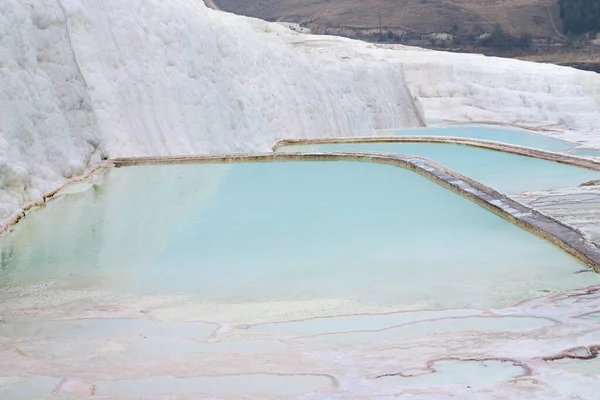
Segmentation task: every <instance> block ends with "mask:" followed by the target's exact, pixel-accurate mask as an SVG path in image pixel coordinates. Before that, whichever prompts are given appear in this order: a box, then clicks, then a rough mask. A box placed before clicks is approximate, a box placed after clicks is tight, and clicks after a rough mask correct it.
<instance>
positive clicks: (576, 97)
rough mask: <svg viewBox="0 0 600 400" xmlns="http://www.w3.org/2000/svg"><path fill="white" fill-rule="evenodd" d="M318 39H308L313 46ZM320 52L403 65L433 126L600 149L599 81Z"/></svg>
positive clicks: (519, 65) (444, 58)
mask: <svg viewBox="0 0 600 400" xmlns="http://www.w3.org/2000/svg"><path fill="white" fill-rule="evenodd" d="M322 39H323V38H319V37H313V38H308V39H306V40H305V43H304V45H305V46H307V45H308V46H310V45H311V43H313V42H314V41H315V40H317V41H321V43H323V41H322ZM325 40H326V42H325V43H329V44H331V43H334V47H332V46H331V45H329V46H323V47H322V51H324V52H327V53H332V52H335V53H337V54H340V55H342V54H343V55H345V56H347V57H361V58H363V59H365V60H373V59H377V60H380V61H383V62H389V63H392V64H399V65H401V66H402V70H403V72H404V74H403V75H404V78H405V80H406V82H407V83H408V86H409V87H410V89H411V91H412V94H413V95H414V96H415V97H417V98H418V99H419V100H420V103H421V105H422V106H423V109H424V113H425V116H426V117H427V118H428V119H433V120H435V119H447V120H452V121H461V122H472V121H476V122H493V123H501V124H516V125H522V126H527V127H531V128H537V129H542V130H544V131H545V132H544V133H545V134H548V135H551V136H556V137H559V138H562V139H566V140H573V141H579V142H581V143H584V144H587V145H590V146H600V124H599V123H598V121H600V74H596V73H594V72H586V71H580V70H576V69H573V68H567V67H559V66H557V65H552V64H540V63H532V62H524V61H519V60H512V59H506V58H496V57H485V56H483V55H478V54H459V53H448V52H439V51H432V50H425V49H420V48H416V47H406V46H375V45H372V44H367V43H360V42H354V41H348V40H342V39H335V40H333V41H331V40H330V39H325Z"/></svg>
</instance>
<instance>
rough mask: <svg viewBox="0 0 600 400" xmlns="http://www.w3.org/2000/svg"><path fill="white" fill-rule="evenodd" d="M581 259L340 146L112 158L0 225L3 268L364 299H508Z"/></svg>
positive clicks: (124, 284) (29, 281) (48, 280)
mask: <svg viewBox="0 0 600 400" xmlns="http://www.w3.org/2000/svg"><path fill="white" fill-rule="evenodd" d="M80 188H81V189H86V187H85V186H83V187H80ZM75 189H77V187H75V188H71V190H70V191H71V192H73V191H76V190H75ZM583 268H584V266H583V265H581V264H579V263H578V262H577V261H576V260H575V259H573V258H571V257H570V256H568V255H567V254H566V253H564V252H563V251H561V250H560V249H558V248H556V247H554V246H553V245H551V244H549V243H547V242H546V241H544V240H542V239H539V238H537V237H536V236H534V235H532V234H530V233H528V232H526V231H524V230H522V229H520V228H518V227H517V226H515V225H513V224H511V223H509V222H507V221H505V220H503V219H502V218H500V217H498V216H496V215H494V214H492V213H490V212H488V211H487V210H485V209H483V208H481V207H480V206H478V205H476V204H475V203H472V202H471V201H469V200H467V199H465V198H462V197H461V196H459V195H457V194H455V193H453V192H450V191H448V190H446V189H444V188H442V187H441V186H439V185H437V184H435V183H433V182H430V181H429V180H427V179H425V178H424V177H422V176H420V175H418V174H416V173H414V172H410V171H408V170H405V169H402V168H398V167H394V166H387V165H378V164H371V163H358V162H341V161H340V162H278V163H241V164H229V165H225V164H210V165H170V166H164V165H163V166H138V167H127V168H120V169H111V170H110V171H108V172H107V173H106V174H105V175H104V177H103V180H102V181H101V182H97V183H96V184H95V185H93V186H90V185H88V186H87V190H82V191H81V192H79V193H71V194H65V195H64V196H62V198H59V199H57V200H55V201H53V202H51V203H50V204H48V206H47V207H46V208H45V209H39V210H35V211H33V212H32V213H31V214H30V215H29V216H28V217H27V218H25V219H24V220H23V221H22V222H20V223H19V224H18V225H17V226H16V229H15V231H14V232H12V233H11V234H9V235H7V236H6V237H5V238H3V240H2V271H1V273H0V277H1V279H2V280H3V282H5V283H9V284H11V285H36V284H42V283H43V284H46V285H48V288H53V289H61V290H62V289H67V290H68V289H77V290H102V291H111V292H116V293H123V294H136V295H174V294H186V295H191V296H194V297H195V298H196V299H198V301H206V302H217V303H219V302H226V303H232V302H234V303H244V302H263V303H267V302H274V301H278V302H303V301H309V300H315V299H320V300H322V301H335V302H341V303H347V304H348V307H357V310H360V306H359V304H365V305H368V306H369V307H373V308H375V309H385V308H389V307H394V308H395V309H414V308H447V307H465V306H468V307H471V306H475V307H499V306H508V305H510V304H512V303H514V302H516V301H518V300H522V299H525V298H529V297H534V296H539V295H542V294H546V293H549V292H556V291H560V290H566V289H571V288H575V287H579V286H582V285H586V284H589V283H590V280H594V279H595V275H592V276H590V275H589V274H574V272H576V271H579V270H581V269H583ZM350 305H352V306H350Z"/></svg>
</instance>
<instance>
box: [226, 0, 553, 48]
mask: <svg viewBox="0 0 600 400" xmlns="http://www.w3.org/2000/svg"><path fill="white" fill-rule="evenodd" d="M215 2H216V3H217V5H218V6H219V7H220V8H221V9H222V10H224V11H230V12H234V13H236V14H242V15H249V16H253V17H258V18H262V19H266V20H271V21H277V20H279V21H289V22H300V23H303V24H305V25H307V26H308V27H310V28H311V29H312V30H313V31H314V32H315V33H336V29H345V32H342V33H345V34H346V35H347V36H350V35H349V34H348V33H349V32H348V31H352V30H364V29H377V30H378V29H379V12H380V11H381V13H382V25H383V28H384V30H385V31H387V30H392V31H394V32H399V31H402V32H407V33H413V34H421V35H423V34H429V33H441V32H448V33H449V32H453V33H457V34H459V35H468V34H478V33H481V32H483V31H487V32H490V31H491V30H492V29H493V27H494V25H495V24H500V25H501V26H502V27H503V28H504V30H505V31H506V32H507V33H509V34H511V35H515V36H521V35H528V36H531V37H534V38H556V39H558V38H560V37H561V34H560V32H561V30H562V23H561V20H560V17H559V9H558V3H557V1H556V0H375V1H366V0H257V1H248V0H215Z"/></svg>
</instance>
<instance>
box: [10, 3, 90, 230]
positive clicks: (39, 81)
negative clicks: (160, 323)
mask: <svg viewBox="0 0 600 400" xmlns="http://www.w3.org/2000/svg"><path fill="white" fill-rule="evenodd" d="M30 3H31V4H34V3H35V4H36V6H35V7H33V8H31V7H30V5H29V4H28V2H26V1H17V0H1V1H0V218H1V217H4V216H6V215H7V214H8V213H10V212H11V211H13V210H14V209H16V208H17V207H18V206H19V205H20V204H22V203H23V202H26V201H30V200H34V199H38V198H39V197H40V196H41V194H42V193H43V192H45V191H48V190H51V189H52V188H54V187H55V186H57V185H58V184H60V183H62V182H63V181H64V180H65V179H66V178H69V177H72V176H75V175H78V174H81V173H82V172H83V171H84V170H85V169H86V168H87V167H88V166H89V165H90V163H92V162H95V161H97V160H99V153H98V151H97V149H98V145H99V143H100V132H99V131H98V129H97V127H96V123H95V119H94V113H93V110H92V105H91V102H90V99H89V97H88V96H87V93H86V90H85V85H84V82H83V78H82V76H81V74H80V73H79V70H78V68H77V65H76V63H75V60H74V57H73V53H72V50H71V48H70V46H69V43H68V39H67V35H66V26H65V20H64V16H63V14H62V13H61V10H60V8H59V7H57V5H56V3H54V2H51V1H39V2H38V1H37V0H30ZM38 3H39V4H38ZM42 3H43V4H44V7H43V10H39V9H38V5H41V4H42Z"/></svg>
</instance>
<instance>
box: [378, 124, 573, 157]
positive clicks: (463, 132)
mask: <svg viewBox="0 0 600 400" xmlns="http://www.w3.org/2000/svg"><path fill="white" fill-rule="evenodd" d="M380 133H381V134H384V135H395V136H451V137H461V138H471V139H481V140H491V141H494V142H502V143H508V144H514V145H517V146H525V147H533V148H536V149H541V150H548V151H555V152H563V151H567V150H570V149H572V148H574V147H575V146H576V143H572V142H568V141H565V140H560V139H556V138H552V137H548V136H546V135H540V134H537V133H534V132H530V131H525V130H521V129H509V128H501V127H495V126H489V125H457V126H446V127H436V128H420V129H393V130H381V131H380Z"/></svg>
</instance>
